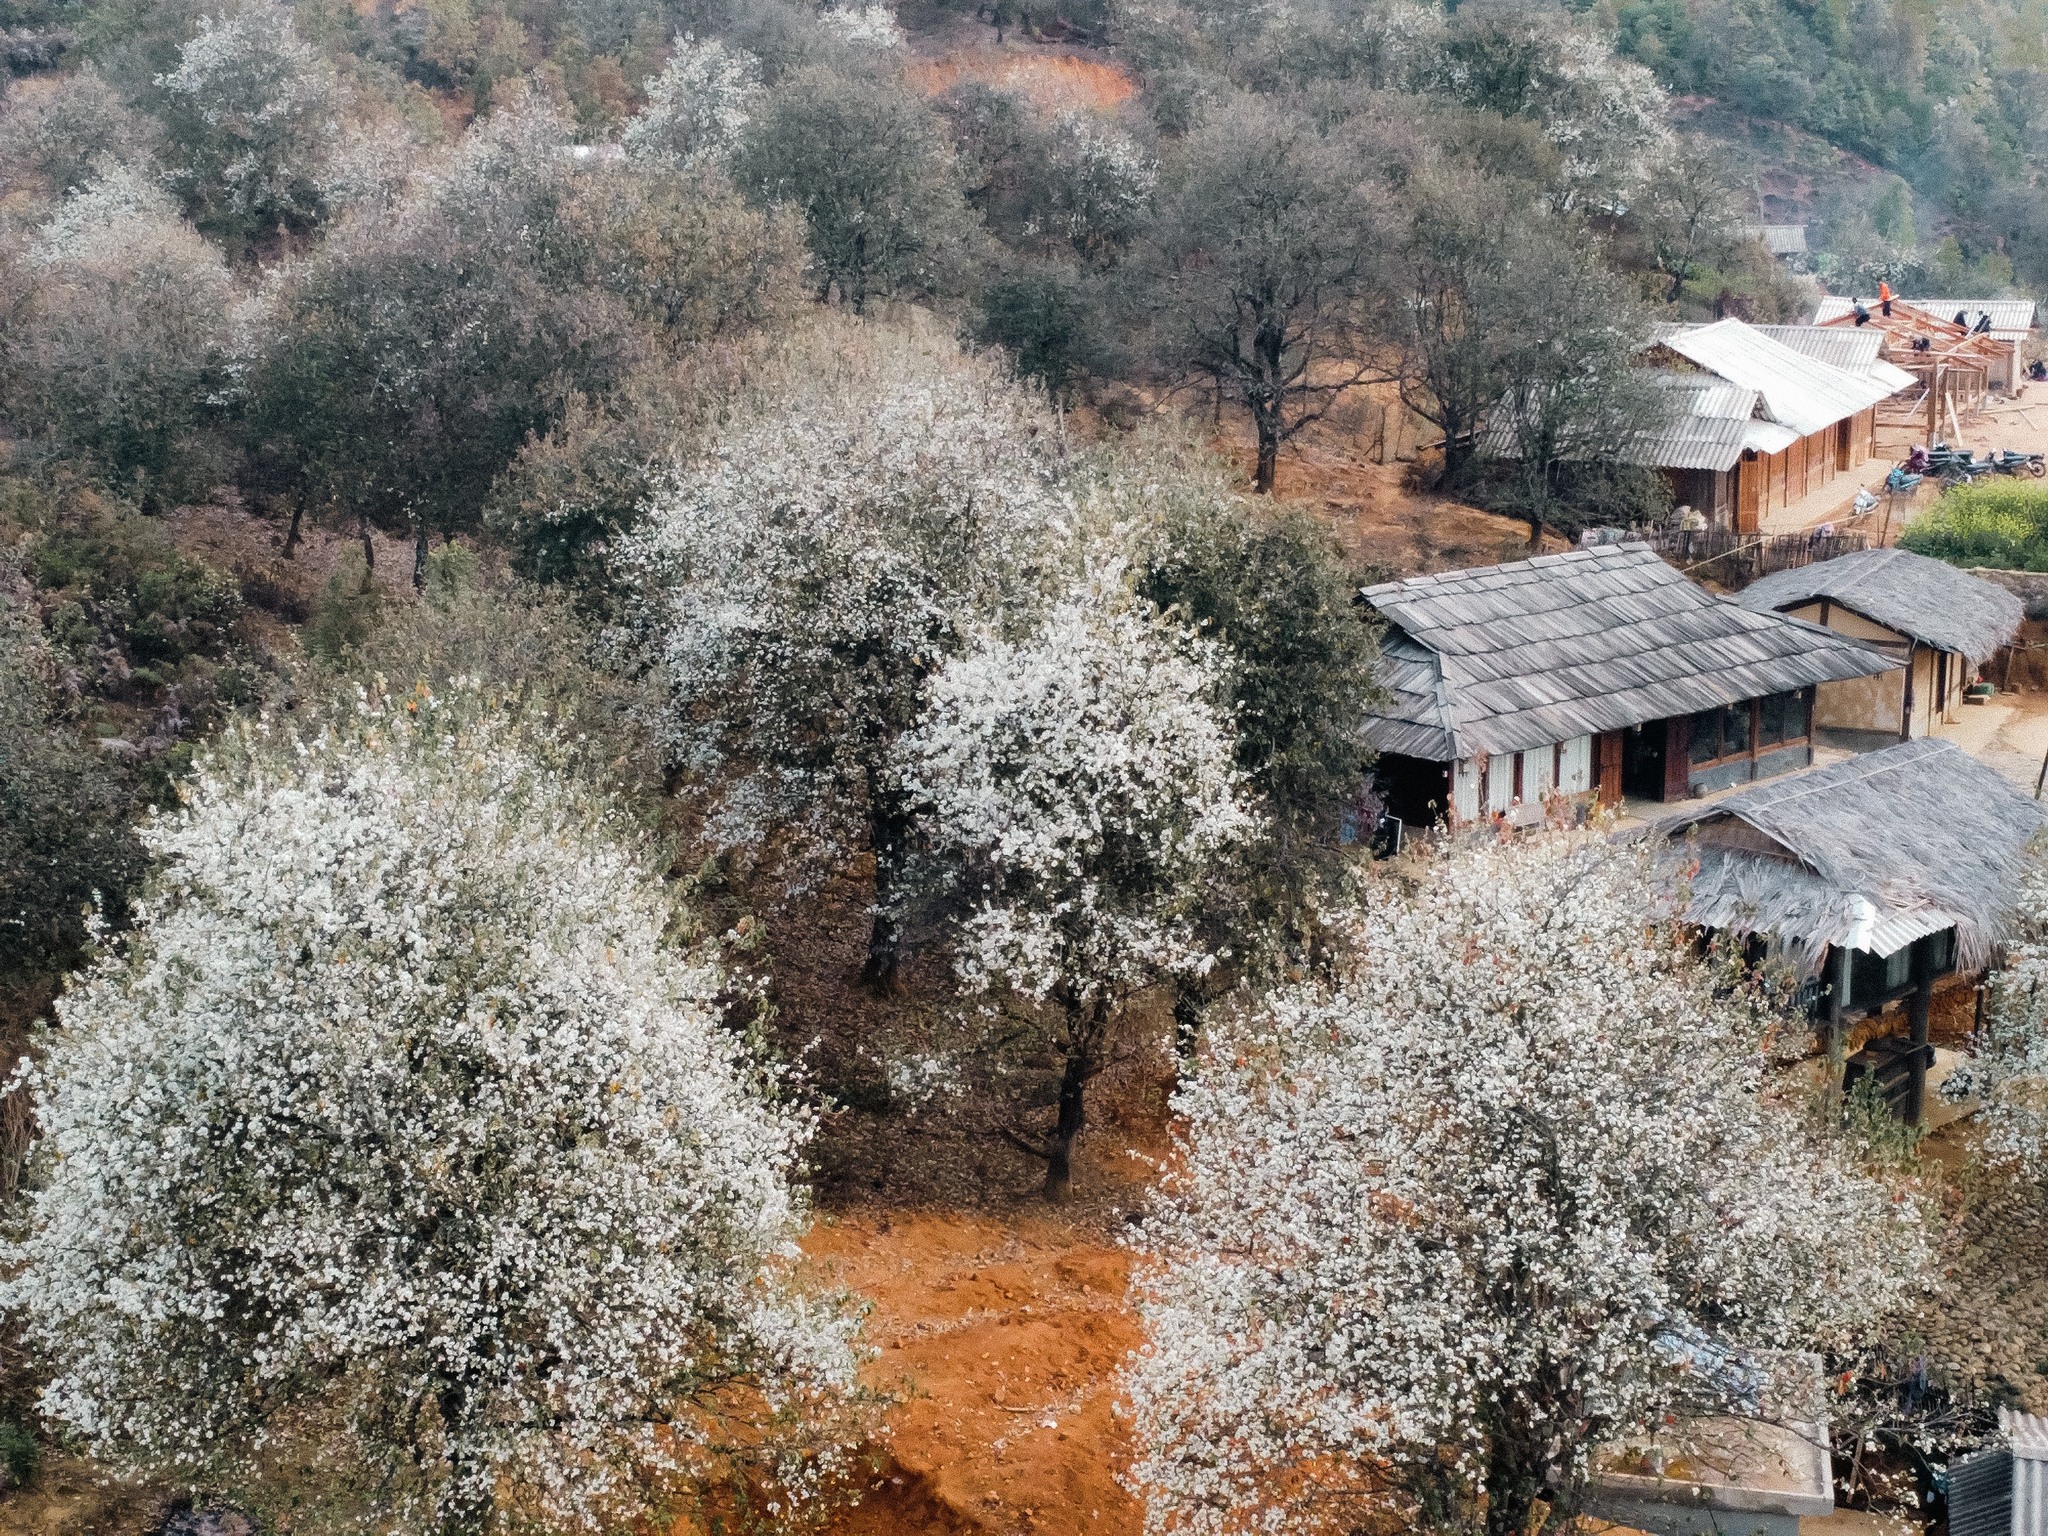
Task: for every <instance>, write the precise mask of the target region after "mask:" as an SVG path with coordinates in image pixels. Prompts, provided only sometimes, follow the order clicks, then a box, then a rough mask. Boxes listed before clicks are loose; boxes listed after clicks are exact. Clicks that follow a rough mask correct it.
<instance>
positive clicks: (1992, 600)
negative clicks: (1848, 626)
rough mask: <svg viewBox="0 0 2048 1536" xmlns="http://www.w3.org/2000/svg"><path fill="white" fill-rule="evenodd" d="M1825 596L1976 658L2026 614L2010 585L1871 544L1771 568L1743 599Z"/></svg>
mask: <svg viewBox="0 0 2048 1536" xmlns="http://www.w3.org/2000/svg"><path fill="white" fill-rule="evenodd" d="M1821 597H1824V598H1826V599H1828V600H1829V601H1830V602H1832V603H1835V604H1837V605H1838V606H1840V607H1843V608H1847V609H1850V610H1851V611H1853V612H1855V613H1860V614H1862V615H1863V617H1864V618H1866V619H1874V620H1876V621H1877V622H1878V623H1879V624H1882V625H1884V626H1885V628H1887V629H1894V630H1897V631H1898V632H1899V633H1900V634H1902V635H1907V636H1910V637H1911V638H1912V639H1915V640H1918V641H1920V642H1921V643H1922V644H1923V645H1931V646H1934V647H1935V648H1936V649H1938V650H1944V651H1955V652H1958V653H1960V654H1961V655H1963V656H1966V657H1968V658H1969V660H1970V662H1971V663H1972V665H1974V664H1976V663H1978V662H1981V661H1984V660H1986V659H1988V658H1989V657H1991V656H1994V655H1996V654H1997V653H1998V648H1999V647H2000V646H2002V645H2006V644H2009V643H2010V642H2011V640H2012V637H2013V636H2014V635H2016V634H2018V633H2019V628H2020V620H2021V619H2023V618H2024V617H2025V616H2026V605H2025V604H2023V603H2022V602H2021V601H2020V600H2019V599H2018V598H2017V597H2015V596H2014V595H2013V594H2012V593H2010V592H2008V591H2006V590H2005V588H2003V587H2001V586H1997V585H1994V584H1993V583H1991V582H1988V581H1985V580H1984V579H1983V578H1982V577H1978V576H1972V575H1971V574H1970V573H1969V572H1968V571H1961V570H1957V569H1956V567H1954V566H1952V565H1949V564H1947V563H1946V562H1944V561H1940V560H1930V559H1929V558H1928V557H1927V556H1925V555H1916V554H1914V553H1913V552H1912V551H1911V550H1909V549H1865V550H1859V551H1857V552H1856V553H1854V554H1848V555H1841V556H1838V557H1837V558H1835V559H1833V560H1819V561H1815V562H1814V563H1813V564H1812V565H1800V566H1794V567H1793V568H1792V569H1790V570H1785V571H1773V572H1772V573H1771V574H1770V575H1768V576H1766V577H1764V578H1763V579H1762V580H1760V581H1757V582H1753V583H1752V584H1751V585H1749V586H1748V587H1746V588H1744V589H1743V592H1742V595H1741V597H1740V598H1738V599H1737V601H1739V602H1740V603H1741V604H1742V606H1743V607H1745V608H1754V609H1756V610H1757V611H1758V612H1760V613H1763V612H1783V611H1784V610H1785V609H1787V608H1794V607H1797V606H1799V605H1800V604H1803V603H1806V602H1810V601H1812V600H1813V599H1815V598H1821Z"/></svg>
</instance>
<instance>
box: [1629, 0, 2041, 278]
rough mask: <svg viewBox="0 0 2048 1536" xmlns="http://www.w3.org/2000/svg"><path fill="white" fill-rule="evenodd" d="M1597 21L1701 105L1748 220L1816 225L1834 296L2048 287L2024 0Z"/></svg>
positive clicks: (2033, 8) (2034, 33) (2034, 9)
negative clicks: (1740, 189)
mask: <svg viewBox="0 0 2048 1536" xmlns="http://www.w3.org/2000/svg"><path fill="white" fill-rule="evenodd" d="M1611 16H1612V21H1613V26H1614V36H1615V39H1616V44H1617V46H1618V48H1619V49H1620V51H1621V52H1622V53H1623V54H1624V55H1626V56H1628V57H1630V58H1634V59H1639V60H1641V61H1642V62H1643V63H1645V64H1647V65H1649V66H1650V67H1651V68H1652V69H1653V70H1655V71H1656V73H1657V77H1658V79H1659V80H1660V81H1662V82H1663V83H1664V84H1665V85H1666V86H1667V87H1669V88H1670V89H1671V90H1672V91H1674V92H1676V93H1678V94H1680V95H1682V96H1687V97H1706V98H1712V101H1711V104H1709V105H1706V107H1705V109H1704V110H1703V111H1701V112H1700V113H1699V115H1698V120H1699V121H1700V123H1701V125H1702V126H1703V127H1705V128H1706V129H1708V131H1709V132H1711V133H1712V134H1713V136H1714V137H1715V139H1716V140H1717V141H1718V142H1719V143H1720V145H1721V146H1722V151H1721V152H1722V154H1723V155H1724V156H1725V157H1726V159H1725V163H1726V165H1727V168H1728V170H1729V171H1730V173H1731V175H1732V177H1733V178H1734V179H1735V180H1736V181H1737V182H1738V183H1739V184H1742V185H1744V186H1745V187H1748V188H1751V189H1754V191H1753V200H1752V202H1751V204H1750V208H1751V210H1752V211H1751V212H1750V217H1752V218H1755V219H1758V220H1759V221H1760V222H1764V221H1768V222H1773V223H1807V222H1811V223H1813V224H1814V225H1816V226H1817V228H1816V230H1815V233H1816V235H1817V236H1818V237H1819V241H1818V243H1820V244H1821V245H1823V246H1824V248H1825V250H1826V251H1827V252H1828V253H1829V255H1831V256H1832V257H1833V258H1834V260H1833V262H1832V263H1831V264H1830V275H1831V276H1834V277H1836V279H1837V284H1836V291H1837V292H1846V291H1849V290H1850V289H1852V288H1854V287H1856V286H1857V285H1858V284H1860V285H1861V286H1862V287H1863V288H1865V289H1872V288H1874V284H1875V282H1876V281H1877V280H1878V279H1879V278H1888V279H1889V280H1890V281H1891V283H1892V284H1893V286H1894V287H1902V286H1904V287H1912V286H1920V285H1929V286H1935V287H1939V288H1940V289H1942V290H1943V291H1944V292H1957V293H1960V292H1962V291H1963V290H1965V289H1967V290H1968V291H1969V293H1970V294H1971V295H1973V296H1974V295H1976V294H1979V293H1982V294H1985V295H1987V296H1994V297H1995V296H1997V295H1998V294H1999V293H2001V292H2002V291H2003V290H2004V289H2005V287H2006V285H2008V284H2010V283H2013V282H2015V281H2017V282H2018V283H2019V284H2020V285H2022V286H2023V287H2026V288H2028V289H2029V290H2030V291H2039V290H2040V288H2041V287H2042V285H2043V284H2044V283H2048V257H2044V256H2043V254H2042V253H2043V251H2044V250H2048V240H2044V236H2048V223H2044V220H2048V204H2044V189H2043V183H2042V176H2043V172H2044V171H2048V117H2044V114H2048V89H2044V87H2048V15H2044V13H2043V11H2042V8H2041V7H2040V6H2039V5H2038V4H2032V3H2028V0H1966V3H1943V4H1896V5H1894V4H1885V3H1881V0H1873V3H1858V4H1840V3H1834V0H1826V3H1821V4H1816V5H1805V4H1799V3H1795V0H1737V3H1724V0H1624V3H1622V4H1620V5H1618V6H1615V7H1613V9H1612V11H1611ZM1812 141H1818V142H1812ZM1829 149H1833V150H1835V151H1838V152H1839V154H1829V153H1828V152H1827V151H1828V150H1829ZM1843 157H1854V158H1853V160H1852V159H1846V158H1843ZM1757 193H1760V194H1761V198H1762V201H1761V204H1760V205H1759V204H1758V203H1757V202H1755V201H1754V194H1757Z"/></svg>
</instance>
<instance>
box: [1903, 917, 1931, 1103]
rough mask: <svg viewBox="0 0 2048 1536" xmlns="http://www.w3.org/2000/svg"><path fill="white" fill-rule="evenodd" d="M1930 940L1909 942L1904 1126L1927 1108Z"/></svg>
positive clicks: (1927, 938)
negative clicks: (1909, 1059) (1909, 1049)
mask: <svg viewBox="0 0 2048 1536" xmlns="http://www.w3.org/2000/svg"><path fill="white" fill-rule="evenodd" d="M1934 938H1935V936H1934V935H1932V934H1930V935H1929V936H1928V937H1926V938H1921V939H1915V940H1914V941H1913V1001H1912V1002H1911V1003H1910V1004H1909V1005H1908V1006H1907V1017H1908V1018H1909V1019H1910V1020H1911V1022H1912V1026H1913V1070H1912V1073H1911V1075H1910V1076H1908V1077H1907V1079H1906V1124H1908V1125H1918V1124H1919V1123H1920V1116H1921V1113H1922V1111H1923V1110H1924V1109H1925V1108H1926V1104H1927V1019H1928V1015H1929V1013H1930V1012H1931V1011H1932V1008H1933V1004H1934V943H1933V941H1934Z"/></svg>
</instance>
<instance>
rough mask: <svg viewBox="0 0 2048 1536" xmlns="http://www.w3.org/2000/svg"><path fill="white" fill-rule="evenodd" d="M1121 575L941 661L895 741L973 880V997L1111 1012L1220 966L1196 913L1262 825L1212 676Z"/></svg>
mask: <svg viewBox="0 0 2048 1536" xmlns="http://www.w3.org/2000/svg"><path fill="white" fill-rule="evenodd" d="M1121 574H1122V573H1121V572H1120V571H1118V570H1115V569H1111V570H1109V571H1106V572H1100V573H1098V574H1097V575H1096V577H1095V579H1094V580H1093V581H1092V582H1091V583H1089V584H1088V585H1087V586H1085V587H1083V588H1082V589H1081V590H1080V591H1078V592H1077V593H1076V594H1074V595H1071V596H1069V597H1067V598H1064V599H1062V600H1061V601H1060V602H1059V603H1058V604H1057V605H1056V606H1055V607H1054V608H1053V609H1052V611H1051V612H1050V613H1049V614H1048V615H1047V616H1046V618H1045V620H1044V622H1043V623H1042V624H1041V625H1040V626H1039V627H1038V628H1037V629H1036V630H1035V631H1034V632H1032V633H1031V634H1030V635H1029V636H1027V637H1025V638H1023V639H1021V640H1014V641H1013V640H1008V639H1005V638H1002V637H1000V636H989V637H987V638H985V639H983V640H982V641H981V642H980V643H979V644H978V645H976V646H975V648H974V649H973V650H971V651H969V652H967V653H966V654H965V655H962V656H960V657H958V658H957V659H955V660H953V661H951V662H949V663H948V664H947V665H946V667H945V668H944V669H943V670H942V671H941V672H940V673H939V674H938V676H937V677H935V678H934V679H933V680H932V684H931V688H930V690H929V708H928V712H927V714H926V716H925V718H924V719H923V720H922V721H921V722H920V723H919V725H918V726H917V727H916V728H915V729H914V730H913V731H911V732H910V733H909V734H908V735H907V736H905V737H904V739H903V741H902V743H901V747H900V752H899V761H900V763H901V765H902V766H901V772H902V774H903V777H904V779H905V781H906V783H907V784H908V785H909V788H910V792H911V795H912V798H913V800H914V801H915V802H916V803H917V804H919V805H920V806H921V807H923V808H924V809H925V810H926V811H927V813H928V815H929V822H930V827H931V833H930V836H931V838H932V840H933V842H934V843H935V844H936V845H937V846H938V847H939V848H940V849H941V850H942V851H943V852H944V853H945V854H946V855H948V856H950V857H952V858H955V859H957V860H959V861H960V863H961V865H962V867H963V868H964V869H965V871H966V873H967V880H968V889H967V892H966V895H967V900H968V904H969V907H970V912H969V915H968V916H967V917H965V918H964V919H963V921H962V922H961V925H960V939H959V947H958V950H957V952H956V955H955V965H956V968H957V969H958V971H959V973H960V976H961V979H962V981H963V983H964V984H965V986H966V987H967V989H968V990H969V991H970V992H986V991H989V990H991V989H995V988H1001V989H1004V990H1007V991H1009V992H1012V993H1015V994H1018V995H1021V996H1024V997H1029V998H1031V999H1033V1000H1035V1001H1040V1002H1044V1001H1049V1000H1050V1001H1055V1002H1057V1003H1059V1004H1060V1005H1061V1006H1062V1007H1064V1008H1067V1009H1073V1010H1079V1009H1086V1008H1090V1007H1093V1006H1096V1005H1097V1004H1098V1003H1106V1004H1107V1005H1109V1006H1111V1007H1114V1006H1116V1005H1119V1004H1121V1002H1122V1001H1123V1000H1124V998H1125V997H1126V996H1127V995H1128V994H1129V993H1131V992H1132V991H1134V990H1136V989H1138V988H1140V987H1142V986H1144V985H1146V984H1148V983H1149V982H1151V981H1152V980H1154V979H1156V978H1157V977H1158V976H1159V975H1161V974H1164V973H1172V972H1177V971H1199V970H1202V969H1205V968H1206V967H1207V966H1208V965H1210V964H1212V963H1213V956H1211V955H1209V954H1207V953H1206V952H1204V950H1203V949H1202V947H1201V946H1200V945H1199V944H1198V942H1197V939H1196V935H1195V933H1194V931H1193V927H1192V923H1191V921H1190V909H1191V907H1192V906H1193V904H1194V899H1195V897H1196V895H1197V894H1198V892H1199V890H1200V881H1201V877H1202V873H1203V871H1204V870H1205V869H1206V868H1208V867H1210V866H1212V865H1213V863H1214V862H1215V860H1217V859H1218V858H1220V857H1221V856H1223V855H1224V854H1225V853H1226V852H1227V851H1228V850H1229V849H1230V848H1231V847H1233V846H1234V845H1236V844H1237V843H1239V842H1240V841H1242V840H1243V839H1244V838H1246V837H1247V836H1249V835H1250V833H1251V831H1252V829H1253V824H1254V821H1253V816H1252V814H1251V813H1250V811H1248V810H1247V809H1246V807H1245V804H1244V789H1243V785H1242V783H1241V781H1240V776H1239V774H1238V772H1237V769H1236V767H1235V765H1234V761H1233V747H1234V740H1233V737H1232V734H1231V728H1230V719H1229V714H1228V711H1227V708H1225V707H1224V706H1222V705H1221V704H1220V703H1219V701H1218V697H1217V695H1218V691H1219V689H1218V678H1219V673H1220V665H1219V661H1218V658H1217V657H1216V655H1215V654H1214V648H1213V647H1212V646H1208V645H1205V644H1203V643H1202V642H1199V641H1196V640H1194V639H1192V638H1191V637H1189V636H1188V635H1187V633H1186V632H1185V631H1183V630H1180V629H1177V628H1174V627H1171V626H1169V625H1168V624H1167V623H1166V622H1165V621H1163V620H1162V619H1161V618H1160V617H1159V616H1158V615H1157V614H1155V613H1153V612H1152V611H1150V608H1149V605H1146V604H1143V603H1142V602H1139V601H1135V600H1134V599H1133V598H1132V597H1131V596H1130V595H1129V594H1128V593H1127V592H1125V591H1124V589H1123V585H1122V582H1121Z"/></svg>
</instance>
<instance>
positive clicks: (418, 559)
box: [412, 518, 430, 592]
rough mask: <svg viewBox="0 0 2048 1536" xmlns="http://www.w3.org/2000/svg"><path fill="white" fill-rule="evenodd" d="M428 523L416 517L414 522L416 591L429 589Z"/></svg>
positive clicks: (413, 557) (413, 584)
mask: <svg viewBox="0 0 2048 1536" xmlns="http://www.w3.org/2000/svg"><path fill="white" fill-rule="evenodd" d="M429 537H430V536H429V534H428V532H427V525H426V523H425V522H424V521H423V520H421V519H419V518H414V519H413V524H412V589H413V591H415V592H424V591H426V590H427V555H428V552H429V551H428V539H429Z"/></svg>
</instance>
